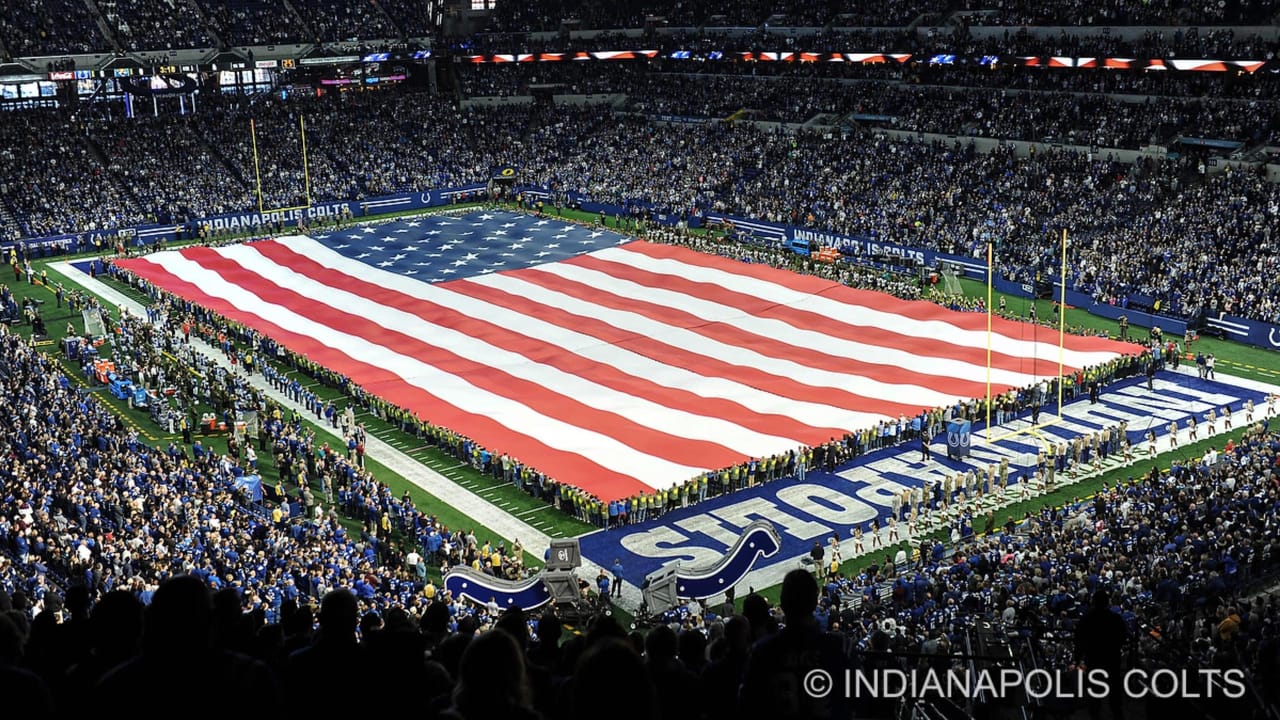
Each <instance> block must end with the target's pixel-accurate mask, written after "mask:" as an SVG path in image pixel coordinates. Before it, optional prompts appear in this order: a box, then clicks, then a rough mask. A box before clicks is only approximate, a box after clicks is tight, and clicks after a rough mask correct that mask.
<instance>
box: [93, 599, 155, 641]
mask: <svg viewBox="0 0 1280 720" xmlns="http://www.w3.org/2000/svg"><path fill="white" fill-rule="evenodd" d="M144 610H145V609H144V607H143V605H142V601H141V600H139V599H138V598H137V596H135V595H134V594H133V593H131V592H129V591H128V590H112V591H111V592H109V593H107V594H106V595H104V596H103V597H102V599H101V600H99V601H98V603H97V604H96V605H94V606H93V614H92V615H91V616H90V619H89V622H90V626H91V627H92V628H93V644H94V647H96V648H98V649H99V651H101V652H104V653H108V654H111V655H113V656H129V655H132V654H133V653H134V652H136V651H137V649H138V647H139V643H140V642H141V640H142V629H143V614H144Z"/></svg>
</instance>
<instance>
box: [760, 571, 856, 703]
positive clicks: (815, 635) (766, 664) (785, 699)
mask: <svg viewBox="0 0 1280 720" xmlns="http://www.w3.org/2000/svg"><path fill="white" fill-rule="evenodd" d="M781 604H782V612H783V614H784V615H785V616H786V626H785V627H784V628H782V629H781V630H779V631H778V632H777V633H775V634H773V635H770V636H767V637H765V638H764V639H762V640H760V641H759V642H757V643H756V645H755V648H754V649H753V650H752V653H751V657H750V659H749V660H748V662H747V671H746V676H745V678H744V680H743V683H742V690H741V694H740V696H739V704H740V710H741V712H742V714H743V716H744V717H747V718H769V719H770V720H786V719H789V718H795V720H801V719H802V718H803V719H804V720H828V719H830V720H835V718H840V719H841V720H843V719H844V718H847V717H849V712H850V711H849V706H848V700H847V698H845V696H844V692H843V691H844V669H845V666H846V663H845V660H844V648H843V645H842V642H841V639H840V638H839V637H838V636H836V635H832V634H829V633H825V632H823V631H822V630H821V629H820V628H819V627H818V622H817V620H816V619H815V618H814V616H813V611H814V610H815V609H816V608H817V607H818V582H817V580H814V578H813V575H812V574H811V573H810V572H809V571H808V570H803V569H796V570H792V571H791V572H789V573H787V576H786V577H785V578H784V579H783V581H782V598H781ZM814 670H822V671H825V672H826V673H828V675H829V677H830V678H831V680H832V682H833V683H834V685H833V686H832V687H831V688H830V693H829V694H827V695H825V696H821V697H819V696H816V695H821V693H810V692H807V691H806V689H805V687H806V686H805V678H806V675H807V674H808V673H809V672H810V671H814Z"/></svg>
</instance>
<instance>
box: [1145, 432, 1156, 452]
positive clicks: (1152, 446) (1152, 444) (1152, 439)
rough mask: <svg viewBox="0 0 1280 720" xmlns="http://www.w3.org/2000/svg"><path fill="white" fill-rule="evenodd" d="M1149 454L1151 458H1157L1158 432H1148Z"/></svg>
mask: <svg viewBox="0 0 1280 720" xmlns="http://www.w3.org/2000/svg"><path fill="white" fill-rule="evenodd" d="M1147 454H1148V455H1150V456H1151V457H1155V456H1156V431H1155V430H1148V431H1147Z"/></svg>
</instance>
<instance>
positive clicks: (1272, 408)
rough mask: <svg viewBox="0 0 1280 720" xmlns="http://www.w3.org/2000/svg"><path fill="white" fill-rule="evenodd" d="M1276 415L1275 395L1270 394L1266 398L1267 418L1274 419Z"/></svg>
mask: <svg viewBox="0 0 1280 720" xmlns="http://www.w3.org/2000/svg"><path fill="white" fill-rule="evenodd" d="M1275 414H1276V394H1275V393H1271V394H1270V395H1268V396H1267V417H1275Z"/></svg>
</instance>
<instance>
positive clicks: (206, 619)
mask: <svg viewBox="0 0 1280 720" xmlns="http://www.w3.org/2000/svg"><path fill="white" fill-rule="evenodd" d="M143 625H144V627H143V633H142V654H141V655H139V656H137V657H135V658H133V659H132V660H129V661H126V662H125V663H123V664H122V665H119V666H117V667H116V668H115V669H114V670H111V671H110V672H108V673H107V674H106V675H105V676H104V677H103V678H102V680H101V682H99V683H98V702H99V703H100V705H99V707H117V708H119V707H133V706H135V705H136V704H137V703H138V702H139V701H140V700H143V699H145V702H146V703H147V705H148V706H150V707H155V708H178V707H188V706H190V704H191V703H192V702H197V703H198V702H201V701H200V700H199V699H200V698H209V697H216V696H218V695H219V694H222V693H227V692H232V693H234V695H235V698H236V703H237V704H238V705H240V706H242V707H247V708H253V710H254V713H261V714H263V715H266V714H270V713H274V712H276V711H278V710H279V709H280V692H279V688H278V687H277V686H276V682H275V677H274V676H273V675H272V674H271V671H270V669H268V668H267V666H266V665H265V664H264V663H262V662H261V661H258V660H254V659H252V658H250V657H248V656H246V655H241V654H239V653H234V652H229V651H226V650H218V649H215V648H214V647H213V601H212V598H211V597H210V594H209V588H208V587H207V586H205V584H204V583H203V582H202V581H201V580H200V579H199V578H196V577H193V576H191V575H177V576H175V577H172V578H170V579H168V580H166V581H165V582H164V583H163V584H161V585H160V588H159V589H158V590H156V593H155V597H154V598H153V599H152V601H151V605H150V606H149V607H148V608H147V611H146V615H145V619H144V621H143Z"/></svg>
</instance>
